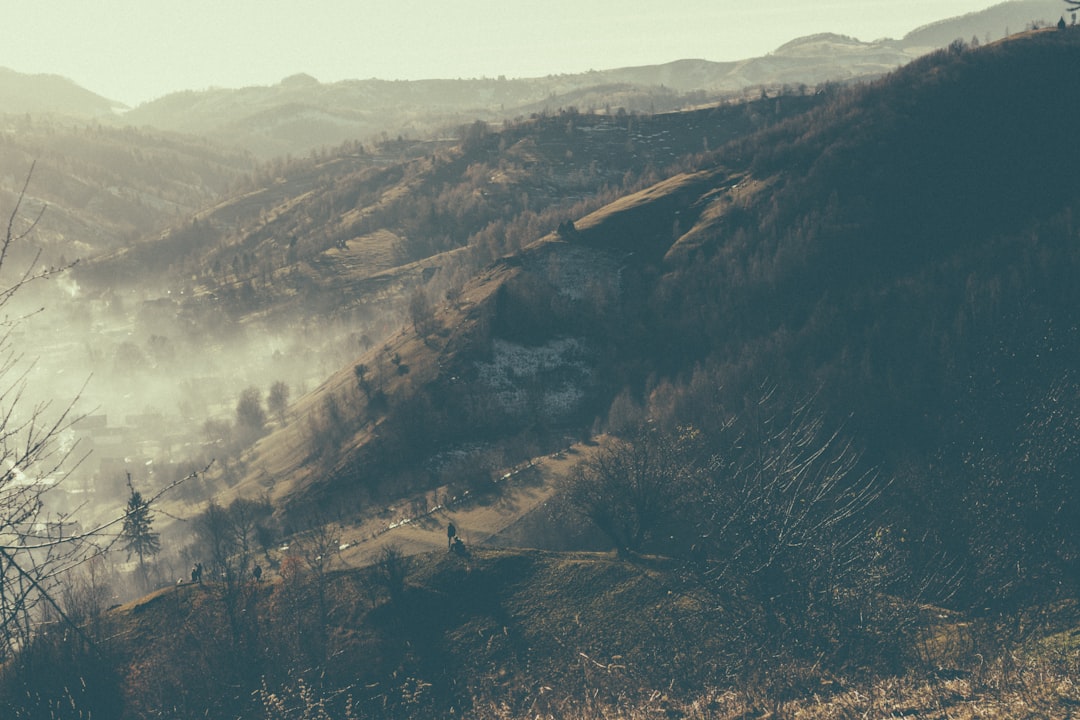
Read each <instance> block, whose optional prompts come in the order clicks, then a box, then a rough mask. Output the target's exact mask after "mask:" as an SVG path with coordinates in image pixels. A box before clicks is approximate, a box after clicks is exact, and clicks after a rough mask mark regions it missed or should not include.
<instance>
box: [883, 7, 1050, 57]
mask: <svg viewBox="0 0 1080 720" xmlns="http://www.w3.org/2000/svg"><path fill="white" fill-rule="evenodd" d="M1064 13H1065V8H1064V7H1063V6H1062V4H1061V3H1059V2H1053V0H1010V1H1009V2H1003V3H999V4H997V5H994V6H992V7H990V8H987V9H986V10H980V11H978V12H973V13H968V14H967V15H963V16H960V17H956V18H949V19H946V20H941V21H939V22H935V23H931V24H929V25H925V26H923V27H920V28H916V29H915V30H912V31H911V32H909V33H908V34H907V35H905V36H904V38H903V40H902V44H903V45H904V47H909V48H917V47H928V48H942V47H945V46H946V45H948V44H949V43H950V42H952V41H953V40H957V39H960V40H964V41H968V40H970V39H971V38H973V37H974V38H976V39H978V40H979V41H980V42H982V41H984V40H986V41H993V40H1000V39H1001V38H1003V37H1007V36H1008V35H1010V34H1012V33H1019V32H1023V31H1025V30H1028V29H1030V28H1031V27H1033V26H1035V25H1040V26H1042V27H1049V26H1052V25H1054V24H1056V23H1057V21H1058V18H1059V17H1061V16H1062V15H1064Z"/></svg>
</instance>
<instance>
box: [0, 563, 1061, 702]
mask: <svg viewBox="0 0 1080 720" xmlns="http://www.w3.org/2000/svg"><path fill="white" fill-rule="evenodd" d="M399 561H400V559H399ZM389 567H390V565H388V564H383V565H380V566H376V567H373V568H368V569H363V570H344V571H338V570H335V571H330V572H326V573H324V574H322V575H314V574H308V573H307V572H306V571H302V572H300V573H297V574H295V575H289V576H288V577H286V578H285V579H284V580H281V581H277V582H274V583H271V584H263V585H259V586H251V587H250V588H248V589H247V590H246V591H245V592H250V593H251V594H250V597H249V598H248V599H247V600H245V607H246V614H247V618H246V619H245V620H244V624H245V626H246V627H245V628H244V629H243V630H242V631H241V634H240V635H234V631H235V630H236V628H232V629H230V624H229V620H228V614H227V612H226V611H225V610H224V608H225V607H227V605H224V604H223V598H222V596H221V594H220V593H221V591H222V588H221V587H220V586H216V585H213V584H210V583H205V584H202V585H197V584H184V585H181V586H178V587H174V588H166V589H164V590H162V591H159V592H157V593H154V594H153V595H150V596H147V597H145V598H142V599H140V600H139V601H137V602H133V603H129V604H127V605H124V606H122V607H118V608H115V609H112V610H110V611H109V612H107V613H104V614H102V615H100V616H99V617H97V618H96V619H95V620H94V628H95V631H96V632H98V633H101V634H106V633H107V634H108V635H109V639H108V640H107V641H104V642H102V643H101V644H100V645H99V646H98V649H97V651H96V652H97V653H98V654H95V653H94V652H91V651H90V650H89V649H87V648H83V649H82V650H80V651H78V652H76V653H75V654H74V655H72V656H66V657H65V656H63V655H58V654H57V653H56V649H55V647H50V645H49V644H48V643H42V644H41V646H40V647H39V648H38V649H37V657H38V659H39V660H40V661H42V662H52V663H54V664H53V665H52V666H51V668H50V672H49V673H47V674H43V675H41V676H39V677H38V678H37V679H36V681H35V682H34V683H33V685H32V689H31V691H30V692H31V693H33V694H40V697H49V696H55V697H60V698H63V699H64V702H65V703H70V705H71V706H74V707H78V708H80V709H81V710H82V711H84V712H91V713H93V714H95V715H98V714H101V715H108V716H110V717H116V718H128V717H146V716H150V715H154V714H161V713H164V714H166V715H169V716H178V717H180V716H191V715H192V714H195V713H199V714H202V713H208V714H210V715H211V716H217V717H226V716H229V717H231V716H238V717H268V718H269V717H273V718H285V717H304V716H305V715H304V713H305V712H307V713H310V712H324V713H327V715H326V716H329V717H344V718H356V717H371V716H378V717H434V716H438V715H462V716H467V717H477V718H505V717H535V716H537V715H538V714H542V715H541V716H555V717H571V718H578V717H580V718H596V717H610V716H612V714H616V715H617V716H623V715H624V714H626V713H629V714H631V716H632V717H642V718H668V717H684V716H688V717H695V718H703V719H706V720H720V719H725V718H736V717H746V716H747V715H752V714H755V715H756V714H760V713H763V712H769V711H774V712H775V711H777V710H779V711H780V712H783V713H784V714H793V715H795V714H797V715H798V716H800V717H811V718H831V717H838V716H843V714H844V713H848V712H852V711H854V710H857V711H858V712H859V713H860V714H865V715H866V716H868V717H894V716H895V714H896V713H903V714H905V715H912V714H916V713H919V714H922V713H927V714H929V713H932V712H936V711H938V710H940V708H942V707H945V708H948V709H949V712H950V715H951V716H953V717H963V718H968V717H984V716H985V713H1003V716H1006V717H1014V716H1018V715H1024V714H1027V713H1028V712H1031V711H1040V712H1043V713H1046V714H1047V715H1048V716H1053V717H1065V716H1067V713H1068V712H1069V710H1070V708H1072V707H1074V706H1075V704H1076V703H1077V702H1080V694H1078V690H1080V689H1078V688H1077V687H1076V684H1075V677H1072V678H1070V677H1068V675H1067V674H1065V672H1064V668H1062V667H1061V666H1060V665H1058V664H1056V663H1055V662H1054V660H1053V657H1054V648H1057V647H1061V646H1062V644H1063V643H1065V644H1067V643H1069V642H1070V641H1069V640H1068V638H1069V635H1070V633H1072V634H1075V630H1074V629H1075V628H1076V627H1077V623H1078V622H1080V615H1078V613H1077V608H1076V606H1075V604H1069V605H1065V606H1062V607H1059V608H1057V609H1055V610H1054V611H1052V613H1051V614H1052V616H1053V627H1052V628H1048V629H1046V630H1043V631H1040V632H1039V633H1037V634H1035V635H1033V636H1032V637H1031V638H1030V639H1029V640H1028V641H1027V642H1026V643H1025V645H1024V648H1025V650H1024V652H1025V659H1024V660H1023V662H1022V663H1021V664H1020V666H1018V667H1016V668H1015V669H1014V670H1003V669H1001V668H999V667H998V666H997V659H996V658H988V665H991V666H992V667H991V668H988V669H987V670H986V671H984V672H983V673H982V674H980V675H978V676H976V675H967V674H964V673H959V674H957V671H956V670H954V669H951V668H950V669H942V670H941V673H940V675H939V676H937V677H934V676H931V677H930V678H929V679H926V680H915V679H907V678H888V679H881V680H879V681H877V683H876V684H874V685H872V686H871V685H867V684H864V682H863V681H861V680H860V679H859V678H858V677H857V676H856V675H851V676H836V675H818V676H807V677H805V678H793V677H789V678H787V679H779V678H777V679H769V678H767V677H761V678H759V679H758V683H759V686H758V687H756V688H751V687H745V686H736V687H734V688H726V687H723V686H718V685H717V684H716V682H717V674H718V671H719V672H720V673H722V672H723V670H722V668H724V667H725V666H727V667H731V665H732V664H733V663H734V664H738V663H739V662H742V661H743V659H742V656H743V654H744V649H743V648H742V647H741V646H740V643H741V641H742V638H741V637H740V634H739V632H738V629H737V627H735V626H733V625H732V623H731V622H730V621H729V620H728V619H727V617H726V616H727V615H728V613H729V612H730V611H731V609H732V608H716V607H711V606H710V602H711V601H712V599H711V598H710V597H709V596H708V595H707V594H706V593H704V592H703V590H702V588H701V587H700V586H699V585H698V584H697V582H696V581H695V580H694V579H693V578H692V577H687V576H685V575H684V574H683V573H681V572H680V570H679V568H678V567H676V566H675V565H673V564H672V563H671V562H669V561H665V560H661V559H641V560H639V561H638V562H636V563H627V562H624V561H620V560H616V559H613V558H611V557H610V556H606V555H603V554H594V553H560V554H553V553H542V552H537V551H521V550H514V551H491V550H474V551H473V552H472V553H471V554H470V555H469V556H468V557H464V558H463V557H459V556H456V555H453V554H448V553H446V552H445V551H439V552H434V553H428V554H424V555H420V556H417V557H415V558H413V559H411V560H409V561H408V562H401V564H400V565H399V566H397V568H398V571H399V572H398V573H396V574H394V575H392V576H388V575H386V574H383V573H384V572H385V571H386V570H388V569H389ZM319 598H323V599H322V600H320V599H319ZM320 603H324V606H323V609H322V610H321V611H320V610H319V609H318V608H319V606H320ZM927 610H928V613H927V614H928V616H930V617H934V619H933V620H932V621H930V622H929V624H928V636H929V637H932V638H934V640H933V642H939V643H942V646H943V647H944V646H945V645H946V644H947V643H948V642H951V641H952V640H959V639H960V638H962V637H963V634H964V627H965V626H966V625H967V624H966V623H963V622H960V621H959V618H958V617H957V616H955V615H952V614H949V613H945V612H942V611H935V610H934V609H932V608H928V609H927ZM935 614H936V617H935ZM279 623H283V624H284V625H283V626H281V627H280V630H277V629H276V628H278V627H279ZM163 628H167V629H168V632H162V629H163ZM102 659H107V664H105V663H102V662H101V660H102ZM935 661H939V662H952V661H955V658H952V657H950V656H949V651H947V650H942V651H930V650H928V656H927V662H930V663H932V662H935ZM310 662H315V663H318V665H319V666H320V667H321V668H322V670H321V672H320V674H319V675H318V676H317V677H310V678H309V679H308V680H307V681H305V680H303V679H299V680H298V679H297V677H296V676H295V675H294V670H293V668H295V667H301V666H303V665H305V664H307V663H310ZM1010 672H1015V673H1016V674H1017V676H1018V677H1022V678H1023V680H1024V681H1025V682H1027V683H1028V684H1027V686H1026V690H1024V691H1023V692H1022V693H1020V692H1017V693H1016V694H1013V693H1011V692H1007V693H1005V692H1001V691H1000V689H998V688H997V687H996V684H997V683H999V682H1002V681H1003V680H1006V679H1007V676H1006V675H1005V674H1004V673H1010ZM949 673H953V675H950V674H949ZM77 674H81V676H82V677H84V678H86V679H87V680H88V681H89V682H87V683H84V684H79V683H78V682H75V683H70V681H71V680H72V679H74V677H75V676H76V675H77ZM65 682H68V683H70V684H68V686H67V690H66V691H63V690H61V689H60V688H61V687H62V686H63V684H64V683H65ZM800 682H801V683H804V685H803V686H802V687H800V688H799V689H798V690H794V687H793V686H797V685H798V684H799V683H800ZM784 686H788V687H790V688H791V689H792V690H794V692H793V693H792V695H791V696H789V697H783V696H774V697H770V696H769V692H770V690H773V689H774V688H779V687H784ZM249 687H254V688H256V689H255V691H254V692H251V693H248V692H246V688H249ZM0 708H3V709H4V710H5V716H6V717H14V718H23V717H30V716H29V715H25V714H24V713H23V712H22V709H20V707H19V706H17V705H16V706H15V707H12V706H11V705H7V706H5V704H4V703H3V701H2V700H0ZM12 711H13V714H9V713H11V712H12Z"/></svg>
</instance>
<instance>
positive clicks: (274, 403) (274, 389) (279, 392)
mask: <svg viewBox="0 0 1080 720" xmlns="http://www.w3.org/2000/svg"><path fill="white" fill-rule="evenodd" d="M266 405H267V409H269V410H270V412H271V414H273V416H274V417H276V418H277V420H278V422H279V423H280V424H281V426H282V427H285V420H286V419H287V414H288V411H289V384H288V383H286V382H285V381H284V380H278V381H277V382H275V383H274V384H273V385H271V386H270V393H269V394H268V395H267V397H266Z"/></svg>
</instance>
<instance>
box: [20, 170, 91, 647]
mask: <svg viewBox="0 0 1080 720" xmlns="http://www.w3.org/2000/svg"><path fill="white" fill-rule="evenodd" d="M32 175H33V167H31V169H30V172H28V173H27V176H26V180H25V183H24V184H23V187H22V190H21V192H20V193H19V195H18V196H17V198H16V200H15V205H14V208H13V209H12V210H11V212H10V214H9V215H8V221H7V225H6V229H5V231H4V235H3V238H2V241H0V311H2V313H0V314H2V315H3V317H4V322H3V323H0V666H3V665H5V663H8V662H9V661H11V660H12V659H13V658H15V657H17V656H18V654H19V649H20V648H25V647H28V645H29V642H30V641H31V639H32V638H33V637H34V634H35V626H36V622H35V618H36V617H37V615H38V614H39V612H40V611H41V610H43V609H44V608H50V609H51V610H53V611H56V612H57V613H59V615H60V617H61V618H62V619H66V618H67V616H66V614H64V613H63V611H62V610H61V609H60V605H59V603H58V601H57V599H56V598H57V593H58V590H59V587H60V584H61V580H62V578H63V577H64V576H65V575H66V573H67V572H68V571H69V570H71V569H72V568H74V567H76V566H78V565H79V564H81V563H82V562H84V561H85V560H86V559H87V558H89V557H91V556H93V555H94V554H96V553H98V552H100V549H99V548H98V547H97V546H96V545H94V544H93V542H92V540H93V535H92V534H90V533H82V532H76V533H71V534H63V535H60V536H59V537H53V536H51V535H50V534H49V533H47V532H45V533H42V532H41V531H40V528H42V527H45V526H47V521H48V520H49V518H50V515H49V505H50V503H49V499H50V496H49V494H50V493H51V492H54V491H55V489H56V484H55V483H53V482H52V478H54V477H56V476H57V475H58V474H59V473H60V471H61V470H66V469H67V466H69V464H75V463H69V461H73V460H75V457H74V456H73V455H72V451H71V450H70V449H67V450H65V449H63V448H62V446H61V445H60V443H59V439H60V436H61V435H62V434H63V433H65V432H66V431H67V430H68V428H70V427H71V425H72V424H73V422H74V421H75V419H76V418H75V417H74V405H75V403H76V402H77V400H78V397H76V398H75V399H73V400H72V401H71V403H69V404H68V405H67V406H66V407H64V408H63V409H62V410H61V411H60V412H59V413H55V414H54V413H51V412H50V409H49V406H48V403H47V402H43V403H40V404H36V405H32V406H29V407H28V406H27V405H26V397H27V390H28V387H27V379H28V372H27V370H25V369H24V368H23V367H22V365H23V363H22V359H23V358H22V355H21V350H20V348H21V347H24V346H25V344H26V343H25V341H17V339H16V333H17V328H18V326H19V312H20V311H19V310H18V309H17V308H16V307H14V304H13V302H12V301H13V299H14V298H15V297H16V296H17V295H18V293H19V292H20V291H21V290H23V289H24V288H26V287H27V286H28V285H31V284H34V283H39V282H43V281H45V280H47V279H49V278H51V277H54V276H55V275H57V274H59V273H61V272H63V271H64V270H65V269H66V268H62V267H61V268H58V267H42V266H41V264H40V259H41V251H40V250H35V249H33V248H32V247H27V246H28V245H29V243H30V237H31V236H32V234H33V232H34V230H35V228H36V227H37V225H38V222H39V221H40V219H41V217H42V215H43V214H44V212H45V207H44V206H42V207H41V208H40V209H38V210H37V212H36V213H34V214H33V215H32V216H31V217H29V218H25V217H23V213H22V211H23V208H24V205H26V204H28V200H27V188H28V187H29V184H30V178H31V176H32Z"/></svg>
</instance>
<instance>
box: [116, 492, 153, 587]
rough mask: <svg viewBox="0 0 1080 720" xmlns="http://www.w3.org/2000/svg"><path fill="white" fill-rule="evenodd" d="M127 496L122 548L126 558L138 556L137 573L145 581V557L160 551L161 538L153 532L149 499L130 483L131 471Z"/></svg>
mask: <svg viewBox="0 0 1080 720" xmlns="http://www.w3.org/2000/svg"><path fill="white" fill-rule="evenodd" d="M127 485H128V490H130V491H131V494H130V495H129V496H128V502H127V508H126V510H125V512H124V528H123V531H122V535H123V537H124V549H125V550H127V557H128V560H130V559H131V556H132V554H135V555H137V556H138V558H139V574H140V575H141V576H142V580H143V582H144V583H145V582H146V558H147V556H153V555H157V554H158V553H159V552H160V551H161V539H160V536H159V535H158V533H156V532H154V530H153V527H154V518H153V515H152V514H151V512H150V501H148V500H146V499H144V498H143V496H142V493H140V492H139V491H138V490H136V489H135V486H134V485H132V483H131V473H128V476H127Z"/></svg>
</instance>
